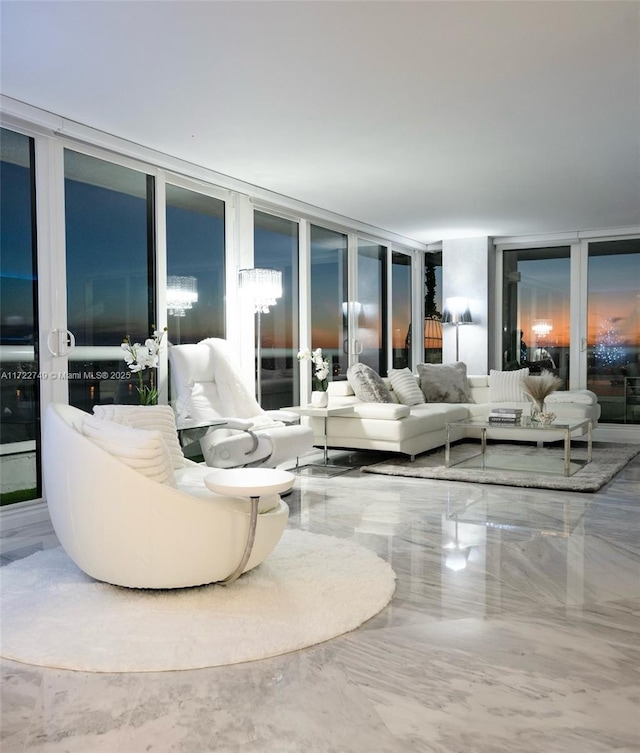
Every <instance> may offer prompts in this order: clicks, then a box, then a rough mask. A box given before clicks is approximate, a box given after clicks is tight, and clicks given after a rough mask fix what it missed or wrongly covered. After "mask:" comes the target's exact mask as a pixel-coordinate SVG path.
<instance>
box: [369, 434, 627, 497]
mask: <svg viewBox="0 0 640 753" xmlns="http://www.w3.org/2000/svg"><path fill="white" fill-rule="evenodd" d="M479 453H480V443H479V441H469V442H466V441H465V442H461V443H459V444H455V445H452V447H451V463H452V467H450V468H447V467H446V466H445V464H444V448H440V449H439V450H434V451H432V452H429V453H425V454H424V455H419V456H418V457H417V458H416V459H415V461H414V462H413V463H412V462H411V461H410V460H408V459H403V458H393V459H391V460H386V461H384V462H382V463H374V464H373V465H368V466H364V467H363V468H361V470H362V471H364V472H365V473H381V474H383V475H387V476H411V477H415V478H430V479H441V480H444V481H467V482H472V483H474V484H501V485H503V486H525V487H530V488H532V489H559V490H565V491H574V492H594V491H597V490H598V489H600V488H601V487H603V486H604V485H605V484H606V483H607V482H608V481H610V480H611V479H612V478H613V477H614V476H615V475H616V473H618V471H620V470H621V469H622V468H624V466H625V465H626V464H627V463H628V462H629V461H630V460H631V459H632V458H634V457H635V456H636V455H637V454H638V453H640V445H639V444H621V443H617V442H594V443H593V460H592V462H591V463H587V464H586V465H584V463H585V461H586V458H587V445H586V442H573V443H572V445H571V461H572V467H571V470H572V471H575V473H574V474H573V475H571V476H564V475H562V473H563V467H564V460H563V458H564V451H563V449H562V447H559V446H555V447H549V446H546V445H545V446H544V447H540V448H539V447H537V446H536V445H532V444H525V443H522V442H513V443H488V444H487V452H486V456H485V468H484V469H483V468H481V458H480V455H479ZM460 461H464V462H465V463H468V464H469V466H470V467H469V466H467V467H463V466H458V467H456V466H455V465H453V464H454V463H458V462H460Z"/></svg>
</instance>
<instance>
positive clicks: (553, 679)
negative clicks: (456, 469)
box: [0, 456, 640, 753]
mask: <svg viewBox="0 0 640 753" xmlns="http://www.w3.org/2000/svg"><path fill="white" fill-rule="evenodd" d="M355 460H356V463H357V462H360V460H361V458H360V459H358V458H356V459H355ZM288 503H289V505H290V507H291V518H290V523H289V525H290V526H291V527H294V528H300V529H304V530H308V531H313V532H316V533H324V534H330V535H333V536H339V537H344V538H349V539H353V540H355V541H357V542H359V543H360V544H362V545H363V546H365V547H368V548H370V549H372V550H374V551H376V552H377V553H378V554H379V555H380V556H381V557H383V558H384V559H386V560H388V561H389V562H390V563H391V565H392V566H393V568H394V570H395V571H396V573H397V577H398V580H397V590H396V593H395V596H394V598H393V600H392V602H391V603H390V604H389V606H388V607H386V608H385V609H384V610H383V611H382V612H381V613H379V614H378V615H377V616H375V617H374V618H372V619H371V620H369V621H368V622H367V623H365V624H364V625H363V626H362V627H361V628H359V629H357V630H355V631H354V632H352V633H350V634H347V635H344V636H341V637H339V638H337V639H334V640H332V641H329V642H327V643H324V644H322V645H319V646H315V647H312V648H309V649H305V650H302V651H298V652H295V653H292V654H288V655H285V656H281V657H277V658H274V659H267V660H263V661H258V662H252V663H247V664H242V665H236V666H231V667H220V668H212V669H203V670H197V671H184V672H162V673H143V674H92V673H82V672H69V671H61V670H55V669H47V668H40V667H34V666H27V665H23V664H17V663H14V662H10V661H2V662H1V671H2V675H1V679H2V696H1V699H2V708H1V713H2V718H1V727H0V730H1V737H0V749H1V750H2V753H23V752H25V753H26V752H29V753H35V752H36V751H37V753H63V752H64V753H94V751H95V752H96V753H102V752H105V753H174V752H175V753H178V752H180V753H205V752H209V751H216V753H236V751H238V752H240V751H242V752H243V753H403V752H404V751H415V752H416V753H423V752H424V753H614V752H615V753H632V751H634V752H635V753H638V752H639V751H640V536H639V534H640V456H639V457H638V458H636V459H635V460H634V461H632V463H631V464H630V465H629V466H627V468H626V469H625V470H624V471H622V472H621V473H620V474H619V475H618V476H617V477H616V478H615V479H614V480H613V481H612V482H611V483H609V484H608V485H607V486H606V487H604V488H603V489H602V490H601V491H600V492H597V493H595V494H580V493H566V492H551V491H545V490H530V491H529V490H522V489H517V488H508V487H498V486H480V485H478V486H476V485H473V484H463V483H448V482H442V481H428V480H417V479H409V478H391V477H384V476H377V475H372V474H363V473H360V472H359V471H358V470H357V469H354V470H352V471H350V472H349V473H346V474H343V475H339V476H334V477H332V478H325V477H322V476H307V475H300V476H299V477H298V478H297V479H296V484H295V488H294V491H293V493H292V494H291V495H290V496H289V497H288ZM55 545H56V539H55V535H54V534H53V532H52V530H51V527H50V525H49V524H48V523H38V524H33V525H29V526H25V527H23V528H14V529H11V530H6V531H3V532H2V535H1V538H0V551H1V554H2V564H6V563H7V562H10V561H12V560H15V559H17V558H19V557H24V556H27V555H28V554H30V553H32V552H34V551H37V550H39V549H42V548H46V547H51V546H55ZM167 554H168V556H170V552H168V553H167ZM0 577H1V570H0ZM69 629H70V630H73V626H70V628H69Z"/></svg>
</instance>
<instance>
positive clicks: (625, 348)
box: [587, 239, 640, 423]
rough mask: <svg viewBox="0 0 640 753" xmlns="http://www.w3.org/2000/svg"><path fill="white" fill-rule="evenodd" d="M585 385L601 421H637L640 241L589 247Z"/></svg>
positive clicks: (639, 418)
mask: <svg viewBox="0 0 640 753" xmlns="http://www.w3.org/2000/svg"><path fill="white" fill-rule="evenodd" d="M588 258H589V261H588V293H587V387H588V388H589V389H590V390H593V391H594V392H595V393H596V395H598V402H599V403H600V405H601V408H602V416H601V419H600V420H601V421H606V422H609V423H612V422H613V423H621V422H622V423H640V239H635V240H618V241H601V242H598V243H590V244H589V254H588Z"/></svg>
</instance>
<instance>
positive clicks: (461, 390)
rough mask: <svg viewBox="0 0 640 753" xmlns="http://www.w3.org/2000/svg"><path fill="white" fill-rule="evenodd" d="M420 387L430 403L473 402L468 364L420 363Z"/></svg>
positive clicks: (460, 362)
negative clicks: (468, 379) (468, 377)
mask: <svg viewBox="0 0 640 753" xmlns="http://www.w3.org/2000/svg"><path fill="white" fill-rule="evenodd" d="M417 368H418V376H419V377H420V389H421V390H422V392H423V394H424V396H425V399H426V401H427V402H428V403H472V402H473V398H472V397H471V390H470V389H469V382H468V381H467V365H466V364H465V363H463V362H462V361H458V362H457V363H419V364H418V366H417Z"/></svg>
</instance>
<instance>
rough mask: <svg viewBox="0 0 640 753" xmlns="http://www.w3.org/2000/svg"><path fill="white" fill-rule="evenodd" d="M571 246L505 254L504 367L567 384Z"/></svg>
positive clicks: (515, 251) (520, 250)
mask: <svg viewBox="0 0 640 753" xmlns="http://www.w3.org/2000/svg"><path fill="white" fill-rule="evenodd" d="M570 274H571V259H570V248H569V246H561V247H557V248H534V249H519V250H509V251H505V253H504V279H503V305H504V310H503V352H502V365H503V368H504V369H517V368H521V367H524V366H527V367H528V368H529V370H530V372H531V373H534V374H535V373H540V371H542V370H543V369H544V370H547V371H551V372H553V373H554V374H556V375H558V376H559V377H560V378H561V379H562V380H563V381H564V384H565V387H566V386H568V384H569V343H570V307H569V298H570Z"/></svg>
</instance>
